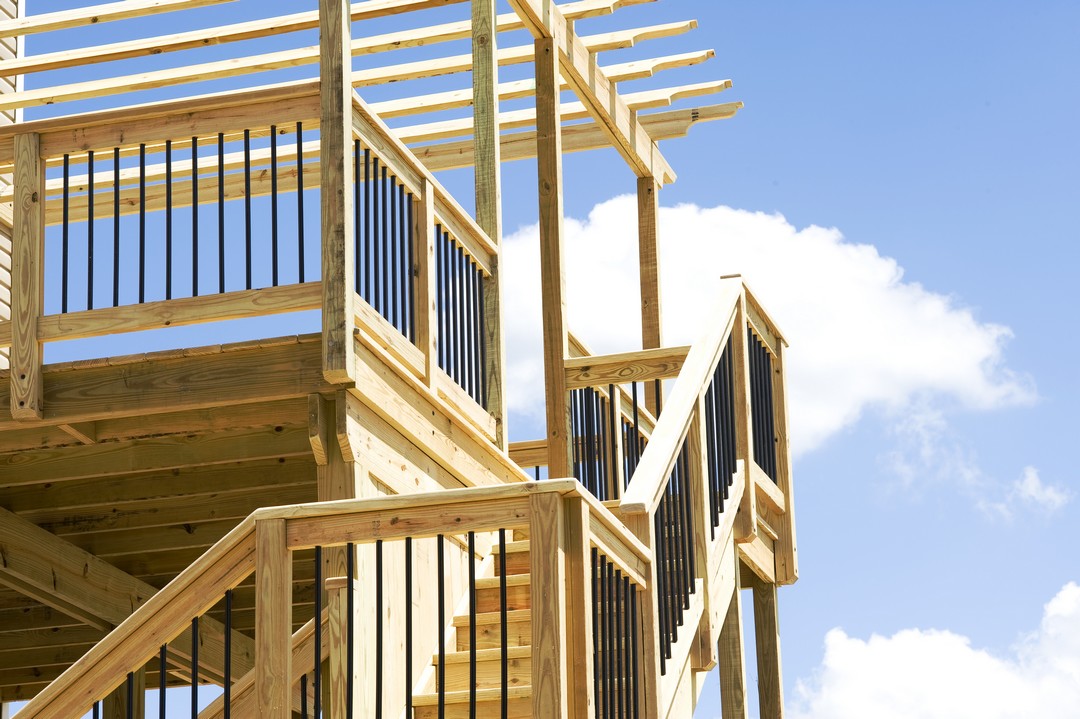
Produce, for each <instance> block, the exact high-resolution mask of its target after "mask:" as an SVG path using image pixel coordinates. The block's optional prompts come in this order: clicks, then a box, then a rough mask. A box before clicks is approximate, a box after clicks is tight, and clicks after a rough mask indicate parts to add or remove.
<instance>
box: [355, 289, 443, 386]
mask: <svg viewBox="0 0 1080 719" xmlns="http://www.w3.org/2000/svg"><path fill="white" fill-rule="evenodd" d="M353 311H354V312H356V315H355V316H354V317H353V320H354V321H355V322H356V327H357V330H358V335H359V336H362V337H363V339H364V340H368V343H374V344H376V345H378V347H379V348H380V349H382V350H383V351H385V352H386V353H387V354H389V355H390V356H391V357H393V358H394V359H395V360H396V361H397V362H398V364H399V365H400V366H401V367H403V368H405V370H406V371H407V372H409V373H410V374H411V375H413V376H416V377H420V376H422V375H423V373H424V370H425V359H424V357H423V354H422V353H421V350H420V349H418V348H417V346H416V345H414V344H413V343H412V342H410V341H409V339H408V338H407V337H406V336H405V335H403V334H401V331H400V330H398V328H397V327H395V326H394V325H392V324H390V322H389V320H387V319H386V318H385V317H383V316H382V314H380V313H379V312H378V310H376V309H375V308H374V307H372V306H371V305H369V304H368V303H367V301H366V300H365V299H364V298H363V297H361V296H360V295H358V294H355V293H354V295H353Z"/></svg>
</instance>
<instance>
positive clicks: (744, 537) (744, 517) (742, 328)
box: [731, 291, 757, 542]
mask: <svg viewBox="0 0 1080 719" xmlns="http://www.w3.org/2000/svg"><path fill="white" fill-rule="evenodd" d="M732 332H733V333H734V334H733V335H732V344H731V348H732V352H733V353H734V357H733V358H732V359H733V364H734V365H735V456H736V457H738V458H739V459H741V460H743V461H744V462H745V463H746V468H747V473H746V476H747V480H748V481H747V491H745V492H743V495H742V500H741V502H740V504H739V513H738V515H737V517H736V520H735V540H736V541H737V542H753V541H754V540H755V539H756V538H757V492H756V491H753V487H754V482H753V476H754V475H753V471H752V465H753V464H754V442H755V440H756V439H757V438H756V437H754V422H753V410H752V408H751V402H750V391H749V387H750V350H749V347H748V346H747V338H746V294H745V291H744V292H743V293H742V295H741V296H740V297H739V302H738V306H737V308H736V310H735V327H734V329H733V330H732Z"/></svg>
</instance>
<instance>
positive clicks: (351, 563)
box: [345, 542, 356, 719]
mask: <svg viewBox="0 0 1080 719" xmlns="http://www.w3.org/2000/svg"><path fill="white" fill-rule="evenodd" d="M345 578H346V579H347V580H348V581H347V582H346V584H345V587H346V589H345V591H346V594H345V612H346V614H347V616H346V618H345V622H346V623H345V630H346V634H345V648H346V651H347V652H348V655H347V656H346V657H345V676H346V678H345V717H346V719H352V716H353V697H354V696H355V692H356V687H355V686H354V685H353V673H354V670H355V666H356V622H355V621H354V620H355V618H356V587H355V584H354V582H356V547H355V545H353V543H352V542H349V543H348V544H346V545H345Z"/></svg>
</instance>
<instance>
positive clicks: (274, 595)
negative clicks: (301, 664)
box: [255, 519, 292, 719]
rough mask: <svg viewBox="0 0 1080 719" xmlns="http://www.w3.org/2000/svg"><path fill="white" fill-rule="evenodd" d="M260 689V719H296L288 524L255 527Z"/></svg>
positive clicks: (273, 521) (272, 521) (275, 521)
mask: <svg viewBox="0 0 1080 719" xmlns="http://www.w3.org/2000/svg"><path fill="white" fill-rule="evenodd" d="M255 581H256V587H257V590H258V597H257V599H256V603H255V685H256V708H257V710H258V713H259V716H261V717H269V718H270V719H291V717H292V713H291V709H292V702H291V700H290V694H291V692H290V691H289V687H290V685H291V681H290V680H291V679H292V555H291V554H290V552H289V550H288V547H287V546H286V544H285V522H284V520H280V519H270V520H263V521H261V522H257V523H256V525H255Z"/></svg>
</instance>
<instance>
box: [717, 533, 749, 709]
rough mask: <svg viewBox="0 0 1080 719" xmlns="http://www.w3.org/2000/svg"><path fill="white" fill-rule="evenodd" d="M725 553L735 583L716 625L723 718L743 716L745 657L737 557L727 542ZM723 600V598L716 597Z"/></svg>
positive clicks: (744, 706)
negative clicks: (722, 618)
mask: <svg viewBox="0 0 1080 719" xmlns="http://www.w3.org/2000/svg"><path fill="white" fill-rule="evenodd" d="M726 551H727V553H728V554H729V555H730V558H731V559H732V560H733V561H734V564H735V572H734V575H735V584H734V587H733V588H732V590H731V596H730V603H729V604H728V608H727V612H726V613H725V615H724V622H723V625H722V626H721V628H720V640H719V644H718V653H719V661H718V663H719V665H720V711H721V716H722V717H723V719H747V718H748V717H749V706H748V703H747V700H746V697H747V690H746V657H745V653H744V651H743V617H742V599H741V592H740V591H739V589H740V587H739V571H738V558H737V557H736V555H735V547H734V546H732V545H727V547H726ZM720 599H721V601H723V598H720Z"/></svg>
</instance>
